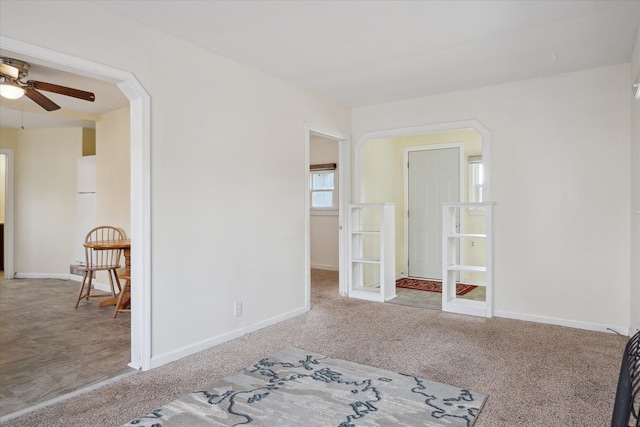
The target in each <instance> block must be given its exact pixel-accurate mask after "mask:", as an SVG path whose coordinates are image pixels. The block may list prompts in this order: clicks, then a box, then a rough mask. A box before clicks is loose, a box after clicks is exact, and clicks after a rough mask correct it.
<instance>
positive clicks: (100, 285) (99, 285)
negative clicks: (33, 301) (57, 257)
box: [15, 273, 111, 292]
mask: <svg viewBox="0 0 640 427" xmlns="http://www.w3.org/2000/svg"><path fill="white" fill-rule="evenodd" d="M15 278H16V279H58V280H71V281H74V282H82V276H78V275H77V274H69V273H16V275H15ZM91 284H92V285H93V287H94V288H95V289H97V290H99V291H104V292H111V286H109V285H105V284H104V283H100V282H96V281H93V282H92V283H91Z"/></svg>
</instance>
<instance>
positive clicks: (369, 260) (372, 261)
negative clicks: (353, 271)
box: [351, 258, 380, 264]
mask: <svg viewBox="0 0 640 427" xmlns="http://www.w3.org/2000/svg"><path fill="white" fill-rule="evenodd" d="M351 261H352V262H364V263H367V264H380V260H379V259H376V258H353V259H352V260H351Z"/></svg>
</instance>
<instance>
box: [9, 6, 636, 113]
mask: <svg viewBox="0 0 640 427" xmlns="http://www.w3.org/2000/svg"><path fill="white" fill-rule="evenodd" d="M90 1H91V2H92V3H94V4H95V5H97V6H99V7H101V8H104V9H107V10H110V11H112V12H113V13H115V14H118V15H121V16H123V17H125V18H127V19H131V20H133V21H136V22H138V23H140V24H143V25H147V26H149V27H153V28H155V29H157V30H160V31H163V32H165V33H169V34H172V35H173V36H175V37H178V38H180V39H183V40H185V41H188V42H190V43H192V44H194V45H197V46H200V47H202V48H204V49H207V50H210V51H212V52H214V53H216V54H219V55H221V56H224V57H227V58H229V59H232V60H234V61H236V62H239V63H243V64H246V65H249V66H251V67H254V68H256V69H259V70H262V71H264V72H265V73H267V74H270V75H273V76H276V77H278V78H281V79H283V80H286V81H289V82H290V83H292V84H294V85H297V86H301V87H303V88H306V89H308V90H310V91H313V92H316V93H318V94H320V95H323V96H325V97H327V98H330V99H333V100H335V101H337V102H340V103H342V104H344V105H347V106H350V107H355V106H363V105H370V104H376V103H383V102H391V101H397V100H401V99H407V98H416V97H420V96H428V95H434V94H438V93H446V92H451V91H456V90H464V89H469V88H475V87H483V86H489V85H494V84H500V83H506V82H511V81H517V80H523V79H531V78H537V77H543V76H548V75H553V74H558V73H564V72H570V71H576V70H581V69H588V68H595V67H602V66H607V65H613V64H620V63H626V62H629V60H630V56H631V51H632V49H633V45H634V43H635V40H636V36H637V32H638V24H639V22H640V1H638V0H632V1H616V0H607V1H578V0H570V1H560V0H557V1H542V0H536V1H477V0H476V1H365V0H359V1H291V0H288V1H182V0H181V1H171V0H162V1H151V0H133V1H131V0H129V1H126V2H120V1H118V2H115V1H111V0H90ZM21 59H22V58H21ZM44 71H47V72H48V71H50V70H43V72H44ZM34 73H35V67H34ZM30 77H31V76H30ZM54 77H55V78H54ZM33 78H34V79H36V80H43V81H48V82H51V83H57V84H64V83H61V80H58V79H57V78H58V77H57V76H53V75H47V74H43V75H42V77H41V78H35V76H34V77H33ZM69 85H70V86H72V87H78V88H80V89H83V87H82V86H79V83H78V84H75V82H74V83H73V84H69ZM109 86H110V87H111V88H112V89H113V88H114V86H113V85H109ZM93 87H94V88H95V87H97V86H93ZM84 89H86V88H84ZM88 90H92V89H88ZM630 90H631V88H630ZM93 91H94V92H96V98H97V99H98V101H96V102H99V100H100V99H101V95H100V94H99V93H97V91H96V90H93ZM104 96H105V97H106V96H107V95H106V93H105V95H104ZM52 99H53V96H52ZM28 101H29V102H31V101H30V100H28ZM54 101H55V102H58V99H54ZM25 102H26V101H25ZM77 102H82V101H77ZM59 103H60V105H62V107H63V108H66V107H65V105H63V102H62V101H60V102H59ZM85 103H86V102H85ZM84 107H86V105H85V106H82V105H79V106H74V107H73V108H78V109H80V110H84V109H85V108H84ZM2 110H4V108H2ZM49 114H50V113H49ZM0 120H4V119H3V116H0ZM2 124H3V126H4V122H3V123H2Z"/></svg>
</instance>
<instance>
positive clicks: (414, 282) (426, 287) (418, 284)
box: [396, 277, 477, 295]
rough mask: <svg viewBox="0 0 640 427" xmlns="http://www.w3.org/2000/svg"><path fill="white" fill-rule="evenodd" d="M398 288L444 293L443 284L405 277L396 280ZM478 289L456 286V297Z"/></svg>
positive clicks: (471, 286)
mask: <svg viewBox="0 0 640 427" xmlns="http://www.w3.org/2000/svg"><path fill="white" fill-rule="evenodd" d="M396 288H404V289H416V290H418V291H427V292H439V293H442V282H440V281H437V280H425V279H413V278H410V277H403V278H401V279H398V280H396ZM475 288H477V286H475V285H467V284H464V283H458V284H456V295H465V294H468V293H469V292H471V291H472V290H474V289H475Z"/></svg>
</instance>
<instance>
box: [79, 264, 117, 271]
mask: <svg viewBox="0 0 640 427" xmlns="http://www.w3.org/2000/svg"><path fill="white" fill-rule="evenodd" d="M118 268H120V265H99V266H93V267H78V271H103V270H117V269H118Z"/></svg>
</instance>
